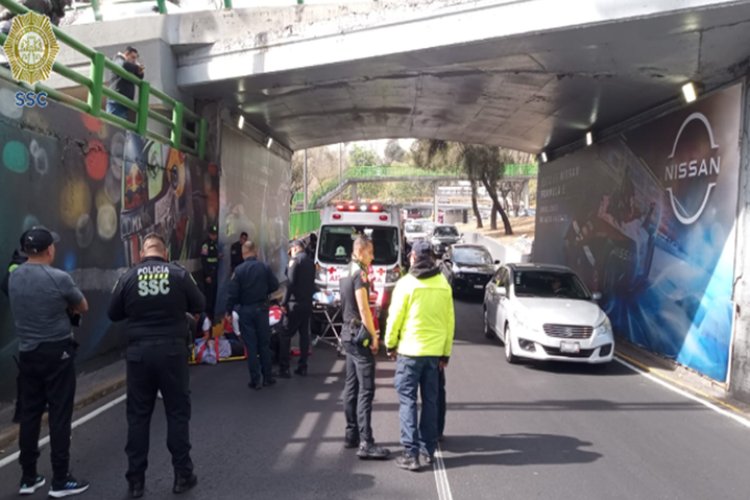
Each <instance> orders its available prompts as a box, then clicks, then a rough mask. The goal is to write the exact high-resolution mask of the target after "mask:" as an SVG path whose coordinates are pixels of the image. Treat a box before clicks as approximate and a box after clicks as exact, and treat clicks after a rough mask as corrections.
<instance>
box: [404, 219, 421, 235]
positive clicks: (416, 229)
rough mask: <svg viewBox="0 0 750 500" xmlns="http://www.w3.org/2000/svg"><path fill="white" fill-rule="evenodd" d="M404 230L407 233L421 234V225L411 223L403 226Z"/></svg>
mask: <svg viewBox="0 0 750 500" xmlns="http://www.w3.org/2000/svg"><path fill="white" fill-rule="evenodd" d="M404 230H405V231H406V232H407V233H421V232H422V224H415V223H413V222H412V223H410V224H406V225H404Z"/></svg>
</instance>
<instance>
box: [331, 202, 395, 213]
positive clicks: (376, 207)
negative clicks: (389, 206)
mask: <svg viewBox="0 0 750 500" xmlns="http://www.w3.org/2000/svg"><path fill="white" fill-rule="evenodd" d="M336 210H338V211H339V212H382V211H383V205H381V204H380V203H372V204H367V203H363V204H361V205H357V204H355V203H339V204H337V205H336Z"/></svg>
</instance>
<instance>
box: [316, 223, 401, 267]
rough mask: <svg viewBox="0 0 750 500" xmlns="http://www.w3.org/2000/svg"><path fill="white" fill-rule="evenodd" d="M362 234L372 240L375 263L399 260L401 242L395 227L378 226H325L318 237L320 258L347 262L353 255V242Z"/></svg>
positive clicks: (334, 261)
mask: <svg viewBox="0 0 750 500" xmlns="http://www.w3.org/2000/svg"><path fill="white" fill-rule="evenodd" d="M360 234H364V235H366V236H368V237H369V238H370V239H371V240H372V246H373V250H374V253H375V258H374V259H373V261H372V263H373V264H375V265H386V264H395V263H396V262H397V261H398V253H399V242H398V231H397V230H396V228H395V227H377V226H374V227H373V226H347V225H341V226H323V227H321V228H320V236H319V237H318V259H319V260H320V261H321V262H331V263H338V264H346V263H347V262H349V260H350V259H351V256H352V244H353V243H354V239H355V238H356V237H357V236H359V235H360Z"/></svg>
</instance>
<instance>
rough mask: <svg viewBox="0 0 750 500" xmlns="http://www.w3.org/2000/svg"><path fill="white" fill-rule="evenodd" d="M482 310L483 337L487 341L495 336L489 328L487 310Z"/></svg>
mask: <svg viewBox="0 0 750 500" xmlns="http://www.w3.org/2000/svg"><path fill="white" fill-rule="evenodd" d="M482 309H483V310H484V314H483V316H484V337H485V338H487V339H491V338H493V337H494V336H495V334H494V333H492V328H490V320H489V318H488V317H487V308H486V307H483V308H482Z"/></svg>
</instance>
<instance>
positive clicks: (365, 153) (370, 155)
mask: <svg viewBox="0 0 750 500" xmlns="http://www.w3.org/2000/svg"><path fill="white" fill-rule="evenodd" d="M381 163H382V162H381V160H380V157H378V154H377V153H376V152H375V151H373V150H372V149H370V148H365V147H362V146H360V145H359V144H355V145H354V147H353V148H352V150H351V152H350V153H349V164H350V165H351V166H353V167H369V166H371V165H380V164H381Z"/></svg>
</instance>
